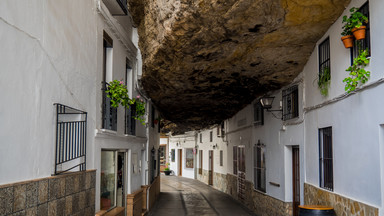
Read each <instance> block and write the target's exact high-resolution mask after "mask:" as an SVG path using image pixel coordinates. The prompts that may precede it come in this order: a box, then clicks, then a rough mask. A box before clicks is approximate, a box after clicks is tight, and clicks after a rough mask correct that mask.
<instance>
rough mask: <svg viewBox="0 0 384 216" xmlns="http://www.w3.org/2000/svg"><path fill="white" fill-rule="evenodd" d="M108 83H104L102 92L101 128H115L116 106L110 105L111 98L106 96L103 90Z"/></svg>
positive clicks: (114, 129)
mask: <svg viewBox="0 0 384 216" xmlns="http://www.w3.org/2000/svg"><path fill="white" fill-rule="evenodd" d="M108 85H109V84H108V83H104V87H103V88H102V92H103V110H102V112H103V125H102V128H103V129H108V130H113V131H116V130H117V108H114V107H112V106H111V99H110V98H109V97H107V93H105V91H106V90H107V89H108Z"/></svg>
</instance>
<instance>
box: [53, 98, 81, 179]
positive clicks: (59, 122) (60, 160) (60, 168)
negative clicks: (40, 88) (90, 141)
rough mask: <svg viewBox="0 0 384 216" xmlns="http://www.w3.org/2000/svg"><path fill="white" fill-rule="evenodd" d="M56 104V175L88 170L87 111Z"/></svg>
mask: <svg viewBox="0 0 384 216" xmlns="http://www.w3.org/2000/svg"><path fill="white" fill-rule="evenodd" d="M55 105H56V159H55V160H56V162H55V175H59V174H61V173H64V172H67V171H70V170H75V169H76V171H83V170H86V144H87V112H84V111H81V110H78V109H74V108H71V107H69V106H65V105H62V104H55Z"/></svg>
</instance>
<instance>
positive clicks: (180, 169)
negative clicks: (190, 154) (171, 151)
mask: <svg viewBox="0 0 384 216" xmlns="http://www.w3.org/2000/svg"><path fill="white" fill-rule="evenodd" d="M179 176H183V149H179Z"/></svg>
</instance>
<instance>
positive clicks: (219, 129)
mask: <svg viewBox="0 0 384 216" xmlns="http://www.w3.org/2000/svg"><path fill="white" fill-rule="evenodd" d="M224 135H225V132H224V122H221V124H220V126H218V127H217V137H224Z"/></svg>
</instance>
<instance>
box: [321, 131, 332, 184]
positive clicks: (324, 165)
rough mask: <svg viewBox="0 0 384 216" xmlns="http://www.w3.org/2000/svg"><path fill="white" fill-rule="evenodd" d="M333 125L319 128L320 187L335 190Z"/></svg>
mask: <svg viewBox="0 0 384 216" xmlns="http://www.w3.org/2000/svg"><path fill="white" fill-rule="evenodd" d="M332 152H333V151H332V127H327V128H322V129H319V160H320V161H319V165H320V167H319V170H320V187H322V188H325V189H328V190H331V191H333V153H332Z"/></svg>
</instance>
